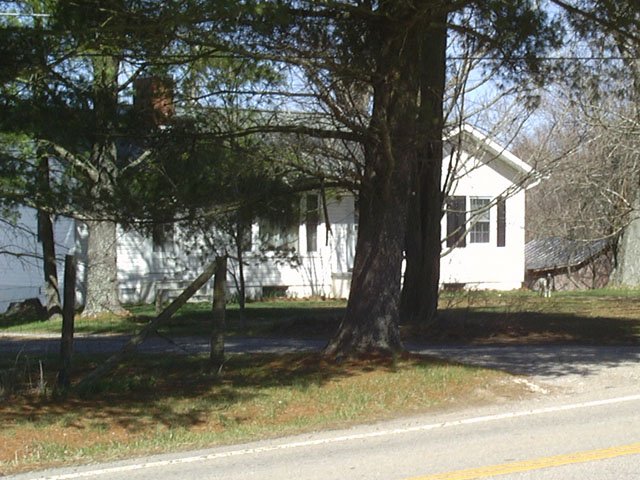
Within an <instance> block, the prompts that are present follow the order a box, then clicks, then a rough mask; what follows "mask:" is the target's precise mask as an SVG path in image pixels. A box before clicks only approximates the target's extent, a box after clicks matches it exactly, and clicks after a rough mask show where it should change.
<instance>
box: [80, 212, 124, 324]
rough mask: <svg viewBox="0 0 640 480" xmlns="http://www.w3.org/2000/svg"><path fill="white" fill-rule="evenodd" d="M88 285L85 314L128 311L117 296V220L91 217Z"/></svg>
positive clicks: (89, 226) (85, 315) (120, 313)
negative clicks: (94, 219)
mask: <svg viewBox="0 0 640 480" xmlns="http://www.w3.org/2000/svg"><path fill="white" fill-rule="evenodd" d="M87 227H88V230H89V240H88V245H87V266H86V268H87V289H86V296H85V305H84V310H83V312H82V316H83V317H95V316H97V315H101V314H104V313H113V314H116V315H125V314H126V313H127V311H126V310H125V309H124V308H122V306H121V305H120V300H119V298H118V264H117V244H116V224H115V223H113V222H110V221H98V220H96V221H88V222H87Z"/></svg>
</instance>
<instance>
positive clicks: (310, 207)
mask: <svg viewBox="0 0 640 480" xmlns="http://www.w3.org/2000/svg"><path fill="white" fill-rule="evenodd" d="M319 207H320V204H319V199H318V195H307V204H306V218H305V227H306V231H307V252H315V251H317V250H318V223H320V210H319Z"/></svg>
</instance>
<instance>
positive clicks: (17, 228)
mask: <svg viewBox="0 0 640 480" xmlns="http://www.w3.org/2000/svg"><path fill="white" fill-rule="evenodd" d="M53 234H54V239H55V244H56V245H55V247H56V257H57V259H58V262H57V267H58V281H59V283H60V285H62V282H63V281H64V256H65V255H67V254H68V253H71V254H72V253H73V249H74V246H75V238H76V235H75V222H74V221H73V220H71V219H69V218H64V217H58V218H57V219H56V221H55V222H54V232H53ZM0 252H1V253H0V313H1V312H4V311H5V310H6V309H7V307H8V306H9V304H10V303H11V302H19V301H22V300H25V299H27V298H39V299H40V301H41V302H43V304H44V292H45V290H44V286H45V285H44V271H43V262H42V244H41V243H40V239H39V237H38V218H37V212H36V210H34V209H32V208H27V207H21V208H19V209H18V212H17V218H16V220H15V221H9V220H8V219H0ZM61 294H62V292H61Z"/></svg>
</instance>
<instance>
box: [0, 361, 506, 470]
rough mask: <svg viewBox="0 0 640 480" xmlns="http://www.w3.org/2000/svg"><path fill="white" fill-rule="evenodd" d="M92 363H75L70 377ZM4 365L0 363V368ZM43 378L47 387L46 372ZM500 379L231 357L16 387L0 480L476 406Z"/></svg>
mask: <svg viewBox="0 0 640 480" xmlns="http://www.w3.org/2000/svg"><path fill="white" fill-rule="evenodd" d="M42 360H43V361H44V363H45V365H47V366H49V365H50V364H51V362H55V360H54V359H52V358H44V359H42ZM100 361H101V358H100V357H79V358H77V359H76V364H77V365H76V376H77V375H80V374H82V373H83V372H84V371H87V370H88V369H90V368H92V367H93V366H95V365H96V364H98V363H99V362H100ZM14 363H15V360H14V359H12V358H7V357H3V356H0V369H1V368H4V367H8V366H11V365H13V364H14ZM46 372H47V378H46V381H47V383H48V384H49V385H51V384H53V382H54V374H55V369H54V368H47V369H46ZM505 378H507V376H506V375H504V374H501V373H496V372H491V371H488V370H483V369H479V368H471V367H464V366H460V365H456V364H449V363H446V362H442V361H438V360H434V359H430V358H426V357H417V356H407V357H404V358H400V359H397V360H396V361H381V360H368V361H360V362H344V363H342V364H340V365H336V364H333V363H328V362H326V361H325V360H323V359H322V358H321V357H320V356H319V355H300V354H291V355H280V356H276V355H237V356H232V357H230V359H229V361H228V363H227V365H226V366H225V369H224V371H223V375H222V377H221V378H216V377H212V376H211V375H209V374H208V373H207V361H206V358H205V357H202V356H197V357H186V356H180V357H174V358H166V356H144V357H137V358H135V359H132V360H131V361H130V362H129V363H127V364H123V365H121V366H120V367H119V368H118V370H117V371H116V372H114V373H113V374H112V375H110V376H109V377H108V378H106V379H104V380H103V381H101V383H100V384H99V385H98V386H97V388H95V389H94V390H93V391H92V392H85V395H84V396H69V397H66V398H56V397H55V396H52V395H51V394H50V393H49V394H42V393H37V392H35V391H32V390H31V389H29V388H25V389H24V390H21V391H20V392H19V393H14V394H12V395H11V396H10V397H9V398H7V399H5V400H9V401H4V402H2V403H1V404H0V415H1V418H2V429H0V445H2V447H1V448H0V474H8V473H14V472H17V471H22V470H26V469H33V468H42V467H45V466H50V465H60V464H70V463H76V462H82V463H86V462H92V461H100V460H106V459H114V458H122V457H127V456H131V455H138V454H145V453H154V452H164V451H169V450H171V451H175V450H179V449H187V448H189V449H192V448H201V447H207V446H213V445H220V444H229V443H235V442H240V441H248V440H256V439H259V438H266V437H274V436H281V435H285V434H292V433H298V432H303V431H311V430H316V429H320V428H322V429H324V428H335V427H341V426H346V425H350V424H353V423H355V422H369V421H373V420H379V419H383V418H389V417H393V416H399V415H405V414H409V413H416V412H426V411H430V410H432V409H434V408H444V407H447V406H451V405H454V404H456V402H465V403H466V402H478V401H481V400H480V398H478V396H477V392H478V391H480V390H482V391H487V390H491V389H493V388H495V389H503V388H504V386H503V385H504V384H503V383H501V382H504V379H505ZM510 385H511V386H512V387H511V388H513V383H510ZM511 392H512V393H513V394H515V392H516V391H515V390H511ZM501 394H502V393H501Z"/></svg>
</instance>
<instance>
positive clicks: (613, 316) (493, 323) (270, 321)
mask: <svg viewBox="0 0 640 480" xmlns="http://www.w3.org/2000/svg"><path fill="white" fill-rule="evenodd" d="M128 308H129V310H130V311H131V313H132V315H131V316H129V317H125V318H117V317H113V316H104V317H102V318H98V319H84V318H80V317H77V318H76V332H78V333H93V334H95V333H123V334H129V333H135V332H137V331H138V330H140V329H141V328H142V327H143V326H144V325H145V324H146V323H147V322H148V321H149V320H151V319H152V318H153V317H154V316H155V312H154V310H153V307H152V306H149V305H141V306H130V307H128ZM344 308H345V302H344V301H329V300H327V301H308V300H300V301H286V300H280V301H267V302H254V303H249V304H247V308H246V309H245V311H244V314H243V315H241V312H240V309H239V308H238V306H237V305H230V306H229V307H228V310H227V317H228V321H227V335H228V336H231V337H233V336H248V337H251V336H253V337H282V336H286V337H294V338H322V339H328V338H330V336H331V335H332V334H333V333H334V332H335V331H336V329H337V327H338V325H339V323H340V320H341V318H342V315H343V314H344ZM210 328H211V327H210V305H209V304H205V303H199V304H195V303H190V304H187V305H185V306H184V307H183V308H182V309H180V310H179V311H178V312H177V313H176V314H175V315H174V317H173V318H172V319H171V320H169V321H168V322H167V323H166V324H164V325H163V326H162V327H161V328H160V333H161V334H163V335H166V336H170V337H171V336H174V337H175V336H181V335H209V333H210ZM60 330H61V322H60V321H46V322H42V321H32V320H29V319H16V318H13V317H4V318H2V317H0V334H1V333H2V332H7V333H12V332H28V333H59V332H60ZM402 332H403V336H404V338H405V340H406V341H414V342H439V343H442V342H448V343H505V342H508V343H513V342H520V343H549V342H556V343H557V342H563V343H583V344H595V343H605V344H635V343H638V340H639V339H640V290H629V289H606V290H589V291H578V292H557V293H554V295H552V297H551V298H541V297H539V296H538V295H536V294H535V293H533V292H530V291H524V290H522V291H520V290H518V291H511V292H491V291H490V292H487V291H468V292H460V293H443V294H442V295H441V298H440V308H439V317H438V322H437V323H436V324H435V325H430V326H429V327H428V328H427V329H425V328H422V327H421V326H420V325H417V326H416V325H403V326H402Z"/></svg>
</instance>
